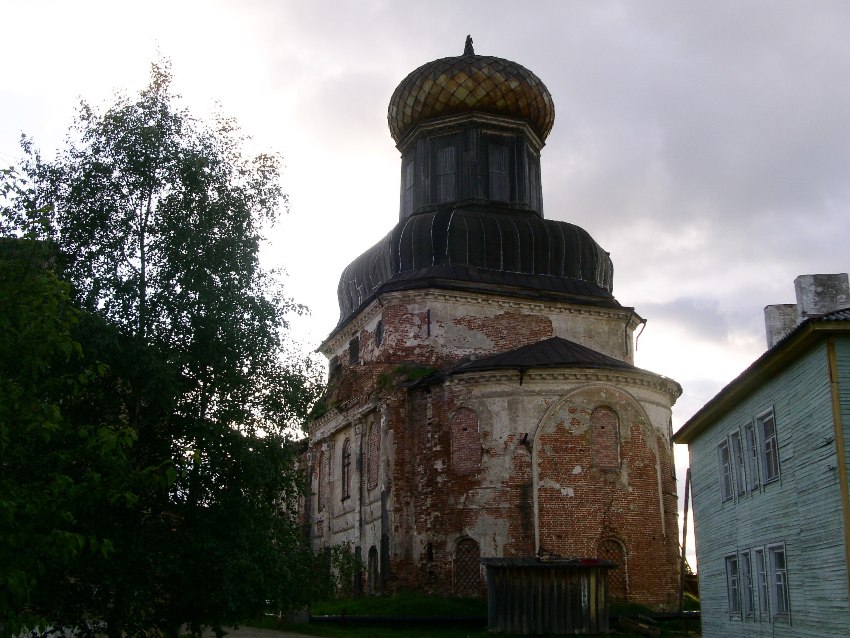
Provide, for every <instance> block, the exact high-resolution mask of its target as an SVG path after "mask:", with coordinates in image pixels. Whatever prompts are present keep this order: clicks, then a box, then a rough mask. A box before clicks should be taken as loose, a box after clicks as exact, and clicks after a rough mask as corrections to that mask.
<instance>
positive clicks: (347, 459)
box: [342, 439, 351, 500]
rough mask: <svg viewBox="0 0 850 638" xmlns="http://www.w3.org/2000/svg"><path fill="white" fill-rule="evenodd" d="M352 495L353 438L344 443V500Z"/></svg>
mask: <svg viewBox="0 0 850 638" xmlns="http://www.w3.org/2000/svg"><path fill="white" fill-rule="evenodd" d="M350 496H351V439H345V443H343V444H342V500H345V499H347V498H349V497H350Z"/></svg>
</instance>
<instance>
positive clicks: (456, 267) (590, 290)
mask: <svg viewBox="0 0 850 638" xmlns="http://www.w3.org/2000/svg"><path fill="white" fill-rule="evenodd" d="M613 277H614V266H613V264H612V262H611V258H610V257H609V256H608V253H606V252H605V251H604V250H602V248H601V247H600V246H599V244H597V243H596V242H595V241H594V240H593V238H592V237H591V236H590V235H589V234H588V233H587V231H585V230H584V229H582V228H579V227H578V226H575V225H573V224H569V223H567V222H560V221H551V220H545V219H541V218H539V217H537V216H536V215H534V214H531V213H505V212H501V213H499V212H493V211H491V210H488V209H486V208H463V209H455V210H446V211H434V212H428V213H420V214H418V215H413V216H412V217H409V218H407V219H404V220H402V221H400V222H399V223H398V224H396V226H395V227H394V228H393V229H392V230H391V231H390V232H389V234H387V235H386V236H385V237H384V238H383V239H381V241H379V242H378V243H377V244H375V245H374V246H372V248H370V249H369V250H367V251H366V252H365V253H363V254H362V255H360V257H358V258H357V259H355V260H354V261H353V262H352V263H351V264H349V266H348V267H347V268H346V269H345V270H344V271H343V273H342V277H340V282H339V288H338V290H337V294H338V297H339V307H340V323H342V322H344V321H345V320H346V319H347V318H348V317H349V316H351V315H352V314H353V313H355V312H356V311H357V310H358V309H359V308H360V307H361V306H363V305H364V304H365V303H367V302H368V301H370V300H371V299H372V298H373V297H374V295H375V294H377V293H379V292H385V291H390V290H403V289H410V288H423V287H439V288H451V289H462V290H478V291H485V290H486V291H488V292H502V293H505V294H509V295H513V296H522V297H536V298H565V297H567V298H569V299H571V300H573V301H576V302H581V303H590V304H593V305H605V306H619V304H618V303H617V301H616V300H615V299H614V296H613V295H612V294H611V289H612V284H613Z"/></svg>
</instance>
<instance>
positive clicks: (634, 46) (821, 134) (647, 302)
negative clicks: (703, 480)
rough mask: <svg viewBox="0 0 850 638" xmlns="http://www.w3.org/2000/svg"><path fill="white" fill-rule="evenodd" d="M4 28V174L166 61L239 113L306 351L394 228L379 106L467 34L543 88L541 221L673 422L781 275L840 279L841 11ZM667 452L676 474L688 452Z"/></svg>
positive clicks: (847, 203) (759, 5) (102, 8)
mask: <svg viewBox="0 0 850 638" xmlns="http://www.w3.org/2000/svg"><path fill="white" fill-rule="evenodd" d="M0 15H2V16H3V26H2V27H0V34H2V35H0V59H3V60H4V64H3V74H2V77H3V80H2V83H0V165H3V166H5V165H10V164H14V163H15V162H16V161H17V160H18V159H19V158H20V157H21V152H20V146H19V139H20V135H21V133H22V132H23V133H26V134H27V135H28V136H30V137H31V138H32V139H33V141H34V143H35V145H36V147H37V148H39V149H40V150H41V152H42V153H43V154H44V155H45V156H46V157H51V156H52V155H53V153H55V151H56V149H58V148H60V147H61V146H62V142H63V138H64V135H65V132H66V131H67V128H68V125H69V124H70V123H71V121H72V119H73V115H74V113H75V109H76V107H77V105H78V104H79V102H80V99H85V100H86V101H87V102H89V103H91V104H93V105H106V104H108V103H109V101H110V98H111V96H112V95H113V94H114V92H115V91H116V90H123V91H125V92H127V93H129V94H130V95H132V94H134V93H135V92H137V91H138V90H140V89H141V88H143V87H144V86H145V84H146V82H147V80H148V77H149V68H150V63H151V62H152V61H154V60H157V59H163V58H164V59H168V60H170V61H171V65H172V71H173V74H174V78H175V79H174V87H175V89H176V91H177V92H179V93H180V94H181V95H182V96H183V104H185V105H186V106H187V107H188V108H189V109H190V110H191V111H192V112H193V113H195V114H196V115H199V116H204V115H206V114H209V113H211V112H213V111H214V110H215V109H219V110H220V111H221V112H223V113H225V114H228V115H232V116H234V117H235V118H236V119H237V120H238V122H239V124H240V125H241V127H242V130H243V132H244V133H245V134H247V135H250V136H251V138H252V139H251V141H250V142H249V149H250V150H251V151H252V152H260V151H272V152H277V153H279V154H280V155H281V156H282V157H283V161H284V164H285V170H284V174H283V185H284V188H285V190H286V191H287V192H288V194H289V197H290V210H289V212H288V214H287V215H286V216H285V217H284V219H283V220H282V221H281V223H280V224H279V225H278V226H277V227H275V228H274V229H272V230H271V231H270V232H269V235H268V239H269V241H268V245H267V246H266V247H265V249H264V252H263V259H264V261H265V262H266V264H267V265H269V266H283V267H285V269H286V271H287V273H288V276H287V279H286V288H287V290H288V292H289V294H290V295H291V296H292V297H294V298H295V299H296V300H297V301H298V302H300V303H302V304H305V305H307V306H308V307H310V308H311V310H312V314H311V315H310V317H309V318H308V319H302V320H296V321H294V322H293V324H292V330H293V335H294V336H295V337H296V338H297V339H298V340H299V341H301V342H303V344H304V345H305V347H307V348H310V349H314V348H315V347H317V346H318V344H319V343H320V342H321V341H322V340H323V339H324V338H325V337H326V336H327V335H328V334H329V333H330V331H331V330H332V329H333V327H334V326H335V325H336V322H337V320H338V307H337V302H336V286H337V282H338V278H339V275H340V273H341V272H342V269H343V268H344V267H345V266H346V265H347V264H348V263H349V262H350V261H351V260H352V259H354V258H355V257H356V256H357V255H359V254H360V253H362V252H363V251H365V250H366V249H367V248H369V247H370V246H371V245H373V244H374V243H375V242H376V241H377V240H378V239H380V238H381V237H382V236H383V235H384V234H386V233H387V232H388V231H389V230H390V228H391V227H392V226H393V224H394V223H395V222H396V221H397V220H398V206H399V175H400V159H399V153H398V151H397V150H396V148H395V147H394V144H393V141H392V138H391V137H390V134H389V130H388V128H387V122H386V114H387V104H388V102H389V98H390V96H391V95H392V92H393V90H394V89H395V87H396V86H397V85H398V83H399V82H400V81H401V80H402V79H404V77H405V76H406V75H407V74H408V73H409V72H411V71H412V70H413V69H415V68H417V67H419V66H420V65H422V64H424V63H426V62H428V61H430V60H433V59H436V58H441V57H446V56H454V55H460V54H461V53H462V51H463V44H464V40H465V38H466V35H467V34H471V35H472V37H473V39H474V42H475V50H476V53H478V54H483V55H495V56H498V57H502V58H507V59H510V60H514V61H516V62H519V63H520V64H522V65H523V66H525V67H526V68H528V69H531V70H532V71H533V72H534V73H535V74H536V75H537V76H538V77H540V78H541V79H542V80H543V82H544V83H545V84H546V85H547V87H548V88H549V91H550V92H551V94H552V97H553V100H554V103H555V125H554V128H553V130H552V133H551V135H550V137H549V138H548V140H547V143H546V146H545V148H544V149H543V151H542V157H541V162H542V179H543V201H544V209H545V210H544V212H545V216H546V217H547V218H549V219H557V220H564V221H569V222H571V223H574V224H577V225H579V226H581V227H583V228H584V229H585V230H587V231H588V232H589V233H590V234H591V235H592V236H593V237H594V238H595V239H596V241H597V242H598V243H599V244H600V245H601V246H602V247H603V248H604V249H605V250H607V251H609V252H610V254H611V258H612V259H613V262H614V294H615V296H616V297H617V299H618V300H619V301H620V303H621V304H623V305H624V306H633V307H634V308H635V309H636V310H637V312H638V313H639V314H640V315H641V316H642V317H644V318H646V319H647V325H646V328H645V330H644V331H643V332H642V333H641V335H640V337H639V340H638V344H637V353H636V364H637V365H638V366H639V367H642V368H646V369H649V370H652V371H654V372H657V373H659V374H663V375H665V376H668V377H672V378H673V379H675V380H677V381H678V382H679V383H680V384H681V385H682V388H683V394H682V397H681V398H680V399H679V400H678V402H677V404H676V406H675V407H674V414H673V426H674V429H678V428H679V427H680V426H681V425H682V424H683V423H684V422H685V421H686V420H687V419H688V417H690V416H691V415H692V414H693V413H694V412H695V411H696V410H697V409H699V407H700V406H701V405H702V404H703V403H704V402H705V401H707V400H708V399H710V398H711V397H712V396H714V394H715V393H716V392H717V391H718V390H720V389H721V388H722V387H723V386H724V385H725V384H726V383H728V382H729V381H731V380H732V379H733V378H734V377H735V376H737V374H739V373H740V372H741V371H742V370H743V369H744V368H746V367H747V365H749V363H751V362H752V361H753V360H754V359H755V358H756V357H757V356H758V355H760V354H761V353H762V352H763V351H764V349H765V337H764V323H763V308H764V306H765V305H768V304H775V303H793V302H794V301H795V299H794V286H793V281H794V278H795V277H796V276H797V275H800V274H808V273H837V272H847V271H848V269H850V263H848V261H850V260H848V258H847V240H848V237H850V214H848V212H849V211H850V179H848V173H849V172H850V117H848V114H850V44H848V41H847V33H850V3H848V2H846V0H834V1H833V0H809V1H807V2H792V1H790V0H772V1H767V0H764V1H761V0H713V1H711V2H708V1H696V0H695V1H691V2H682V1H681V0H641V1H634V0H623V1H617V0H562V1H548V2H544V1H539V0H527V1H526V2H523V3H519V2H516V1H515V0H511V1H504V0H475V1H466V2H464V1H462V0H453V1H445V0H428V1H427V2H423V1H421V0H419V1H410V0H361V1H354V0H335V1H330V0H204V1H200V0H148V1H147V2H144V3H141V2H115V1H114V0H110V1H108V2H101V1H96V0H75V1H74V2H67V1H57V2H50V1H47V0H28V2H21V1H20V0H0ZM679 447H682V446H677V448H679ZM676 460H677V468H678V471H679V474H680V476H683V475H684V469H685V467H686V466H687V450H686V449H685V448H683V447H682V449H677V451H676ZM683 492H684V485H683V483H682V482H681V481H680V484H679V493H680V498H681V496H682V493H683ZM690 528H691V529H693V524H692V523H691V524H690ZM688 544H689V548H688V550H689V551H688V554H689V555H690V561H691V563H692V564H694V560H693V539H692V538H691V540H689V541H688Z"/></svg>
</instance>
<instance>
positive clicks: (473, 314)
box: [305, 38, 681, 607]
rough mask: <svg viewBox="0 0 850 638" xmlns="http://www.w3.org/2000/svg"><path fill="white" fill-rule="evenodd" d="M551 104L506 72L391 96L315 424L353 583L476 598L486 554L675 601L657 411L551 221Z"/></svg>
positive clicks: (674, 393)
mask: <svg viewBox="0 0 850 638" xmlns="http://www.w3.org/2000/svg"><path fill="white" fill-rule="evenodd" d="M554 119H555V109H554V105H553V102H552V96H551V95H550V93H549V91H548V90H547V88H546V86H545V85H544V84H543V82H542V81H541V80H540V79H539V78H538V77H537V76H536V75H535V74H534V73H532V72H531V71H529V70H528V69H526V68H524V67H523V66H521V65H519V64H517V63H516V62H511V61H509V60H504V59H501V58H497V57H492V56H487V55H477V54H476V53H475V52H474V50H473V47H472V41H471V39H469V38H467V45H466V49H465V51H464V52H463V55H460V56H457V57H448V58H442V59H438V60H434V61H433V62H428V63H427V64H424V65H423V66H421V67H419V68H418V69H416V70H415V71H413V72H412V73H410V75H408V76H407V77H406V78H405V79H404V80H402V82H401V84H399V85H398V88H396V90H395V92H394V93H393V95H392V98H391V99H390V104H389V113H388V121H389V128H390V133H391V135H392V137H393V140H394V141H395V143H396V146H397V148H398V149H399V151H400V153H401V185H400V210H399V221H398V223H397V224H396V225H395V226H394V227H393V228H392V229H390V231H389V233H387V234H386V235H385V236H384V237H383V238H381V239H380V240H379V241H378V242H377V243H376V244H375V245H374V246H372V247H371V248H369V249H368V250H366V251H365V252H364V253H363V254H361V255H360V256H359V257H358V258H357V259H355V260H354V261H353V262H352V263H351V264H350V265H349V266H348V267H347V268H346V269H345V270H344V271H343V273H342V276H341V278H340V282H339V288H338V292H337V294H338V297H339V307H340V318H339V322H338V324H337V326H336V327H335V328H334V329H333V331H332V332H331V334H330V335H329V336H328V338H327V339H326V340H325V341H324V343H323V344H322V345H321V347H320V350H321V352H322V353H323V354H325V355H326V356H327V357H328V359H329V360H330V369H329V379H328V387H327V390H326V393H325V397H324V399H323V402H322V404H321V407H320V408H319V409H318V410H317V412H316V416H315V418H314V419H313V421H312V422H311V424H310V426H309V446H308V450H307V468H308V472H309V477H310V479H309V480H310V485H311V495H310V498H309V501H308V503H307V506H306V512H305V515H306V518H307V521H308V524H309V530H310V539H311V543H312V546H313V548H314V549H316V550H319V549H321V548H327V547H331V546H334V545H338V544H342V543H348V544H349V545H350V546H351V547H352V549H353V551H355V552H356V553H357V554H358V555H359V556H361V558H362V560H363V563H364V564H365V566H366V569H365V572H364V573H363V574H362V577H361V579H360V581H359V583H357V584H356V585H357V586H358V587H362V588H363V590H365V591H367V592H383V591H396V590H403V589H416V590H419V591H426V592H432V593H436V594H446V595H448V594H454V595H462V596H464V595H465V596H474V595H480V594H482V593H483V592H484V588H485V586H486V585H485V582H484V578H483V570H482V567H481V562H480V559H482V558H502V557H508V558H509V557H526V558H537V559H539V560H544V561H545V560H547V559H551V558H555V557H561V558H588V559H595V558H599V559H604V560H610V561H612V562H614V563H616V564H617V565H618V567H617V568H616V569H614V570H612V571H611V572H610V575H609V594H610V596H611V597H612V598H614V599H622V600H628V601H632V602H638V603H644V604H648V605H652V606H656V607H663V606H670V605H672V604H674V603H675V601H676V594H677V586H678V556H679V543H678V534H677V497H676V478H675V473H674V467H673V449H672V442H671V407H672V405H673V403H674V402H675V400H676V399H677V398H678V396H679V395H680V393H681V388H680V387H679V385H678V384H677V383H676V382H675V381H672V380H671V379H668V378H666V377H663V376H660V375H658V374H654V373H652V372H648V371H646V370H642V369H640V368H637V367H635V366H634V336H633V335H634V332H635V330H636V329H637V328H638V327H639V326H642V324H644V323H645V320H644V319H642V318H641V317H640V316H639V315H638V314H637V312H636V311H635V309H634V308H630V307H627V306H622V305H620V303H619V302H618V301H617V300H616V299H615V298H614V296H613V294H612V284H613V265H612V262H611V259H610V257H609V255H608V253H606V252H605V251H604V250H603V249H602V248H601V247H600V246H599V245H598V244H597V243H596V242H595V241H594V240H593V238H592V237H591V236H590V235H589V234H588V233H587V232H586V231H585V230H583V229H582V228H579V227H578V226H575V225H573V224H570V223H567V222H562V221H553V220H547V219H545V218H544V216H543V197H542V189H541V179H540V151H541V149H542V148H543V145H544V142H545V140H546V137H547V136H548V134H549V132H550V130H551V129H552V125H553V123H554Z"/></svg>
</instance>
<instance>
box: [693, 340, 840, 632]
mask: <svg viewBox="0 0 850 638" xmlns="http://www.w3.org/2000/svg"><path fill="white" fill-rule="evenodd" d="M841 346H842V347H841V349H840V351H841V360H842V365H843V366H844V369H845V373H848V374H850V344H848V343H847V341H846V340H845V341H844V342H843V343H842V344H841ZM845 378H850V377H847V376H846V377H845ZM848 385H850V384H848ZM844 391H845V394H844V397H843V398H844V402H845V405H846V406H847V407H848V412H847V414H848V415H850V391H848V388H845V389H844ZM771 408H773V409H774V413H775V418H776V428H777V436H778V442H779V456H780V478H779V480H778V481H775V482H772V483H769V484H767V485H764V486H763V487H761V488H760V489H759V490H757V491H756V492H754V493H748V494H746V495H744V496H740V497H738V496H737V490H736V497H735V499H734V500H732V501H727V502H722V501H721V494H720V468H719V464H718V458H717V446H718V444H719V443H720V442H721V441H722V440H723V438H724V437H726V436H727V435H728V434H729V433H730V432H732V431H733V430H734V429H740V430H741V431H743V427H744V425H745V424H746V423H750V422H752V421H753V419H754V417H756V416H757V415H759V414H761V413H763V412H764V411H766V410H769V409H771ZM848 453H849V454H850V450H848ZM690 454H691V468H692V476H693V503H694V516H695V528H696V529H695V535H696V546H697V561H698V564H699V576H700V597H701V601H702V613H703V615H702V618H703V636H705V637H707V638H711V637H724V638H726V637H731V636H814V637H817V636H850V610H848V601H847V570H846V567H845V556H844V546H843V541H842V534H843V527H842V525H843V519H842V509H841V494H840V489H839V484H838V472H837V469H836V454H835V445H834V440H833V422H832V406H831V399H830V387H829V372H828V362H827V355H826V347H825V345H821V346H818V347H816V348H814V349H813V350H811V351H810V352H809V353H808V354H806V355H805V356H803V357H802V358H801V359H799V360H798V361H797V362H795V363H794V364H793V365H791V366H789V367H788V368H787V369H786V370H785V371H784V372H783V373H782V374H781V375H780V376H777V377H775V378H773V379H772V380H771V381H769V382H767V383H766V384H765V385H763V386H762V387H760V388H759V389H758V390H756V391H755V392H754V393H753V394H751V395H750V397H749V398H748V399H747V400H745V401H744V402H742V403H741V404H739V405H738V406H736V408H735V409H734V410H733V411H731V412H730V413H728V414H727V415H725V416H724V417H723V419H722V421H721V422H719V423H717V424H715V425H714V426H713V427H712V428H710V429H709V430H707V431H706V432H704V433H703V434H701V435H700V436H699V437H698V439H697V440H696V441H694V442H693V443H691V445H690ZM762 473H763V470H762ZM778 542H784V543H785V554H786V564H787V576H788V589H789V595H790V608H791V618H790V623H786V622H782V621H777V622H768V620H767V619H766V618H764V619H759V618H758V614H756V617H755V619H749V620H747V619H743V620H742V619H741V618H740V617H737V618H730V616H729V614H728V613H727V609H728V605H727V587H726V567H725V556H726V555H727V554H730V553H735V552H739V551H741V550H745V549H748V548H756V547H762V546H764V547H766V546H768V545H771V544H773V543H778ZM756 610H758V603H757V595H756Z"/></svg>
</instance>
